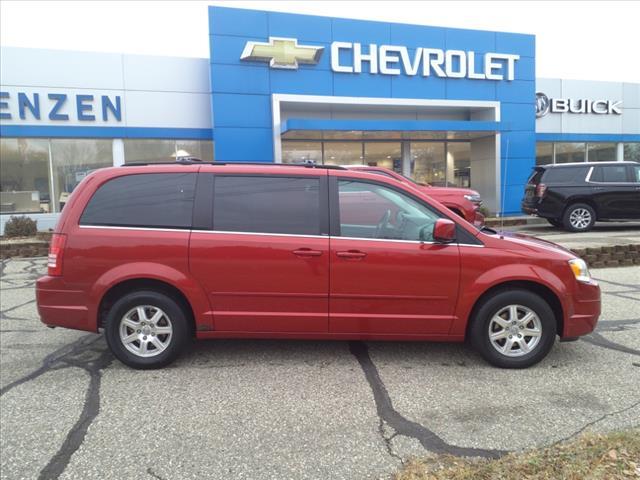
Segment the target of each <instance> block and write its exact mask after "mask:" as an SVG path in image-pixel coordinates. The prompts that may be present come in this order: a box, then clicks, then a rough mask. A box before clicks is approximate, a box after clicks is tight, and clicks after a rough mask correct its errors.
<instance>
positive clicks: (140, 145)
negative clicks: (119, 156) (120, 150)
mask: <svg viewBox="0 0 640 480" xmlns="http://www.w3.org/2000/svg"><path fill="white" fill-rule="evenodd" d="M175 153H176V141H175V140H163V139H149V140H147V139H142V140H140V139H130V138H127V139H125V140H124V161H125V163H132V162H174V161H175ZM172 155H174V156H173V157H172Z"/></svg>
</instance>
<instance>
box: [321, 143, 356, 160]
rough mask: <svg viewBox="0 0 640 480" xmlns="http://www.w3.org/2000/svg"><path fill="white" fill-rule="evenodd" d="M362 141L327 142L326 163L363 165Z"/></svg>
mask: <svg viewBox="0 0 640 480" xmlns="http://www.w3.org/2000/svg"><path fill="white" fill-rule="evenodd" d="M362 160H363V156H362V143H361V142H325V143H324V163H328V164H333V165H362V163H363V162H362Z"/></svg>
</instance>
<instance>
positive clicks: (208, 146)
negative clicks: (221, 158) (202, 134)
mask: <svg viewBox="0 0 640 480" xmlns="http://www.w3.org/2000/svg"><path fill="white" fill-rule="evenodd" d="M176 155H178V156H180V157H196V158H199V159H200V160H202V161H203V162H213V160H214V158H213V142H212V141H210V140H176ZM174 158H175V157H174Z"/></svg>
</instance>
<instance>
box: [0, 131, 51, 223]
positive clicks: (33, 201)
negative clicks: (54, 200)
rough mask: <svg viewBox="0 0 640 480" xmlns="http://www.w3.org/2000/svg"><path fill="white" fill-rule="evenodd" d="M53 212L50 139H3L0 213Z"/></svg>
mask: <svg viewBox="0 0 640 480" xmlns="http://www.w3.org/2000/svg"><path fill="white" fill-rule="evenodd" d="M51 211H53V210H52V205H51V191H50V182H49V140H47V139H39V138H0V213H8V214H11V213H47V212H51Z"/></svg>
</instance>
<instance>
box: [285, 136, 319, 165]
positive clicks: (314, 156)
mask: <svg viewBox="0 0 640 480" xmlns="http://www.w3.org/2000/svg"><path fill="white" fill-rule="evenodd" d="M310 160H311V161H314V162H316V163H322V143H320V142H286V141H283V142H282V163H300V162H307V161H310Z"/></svg>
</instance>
